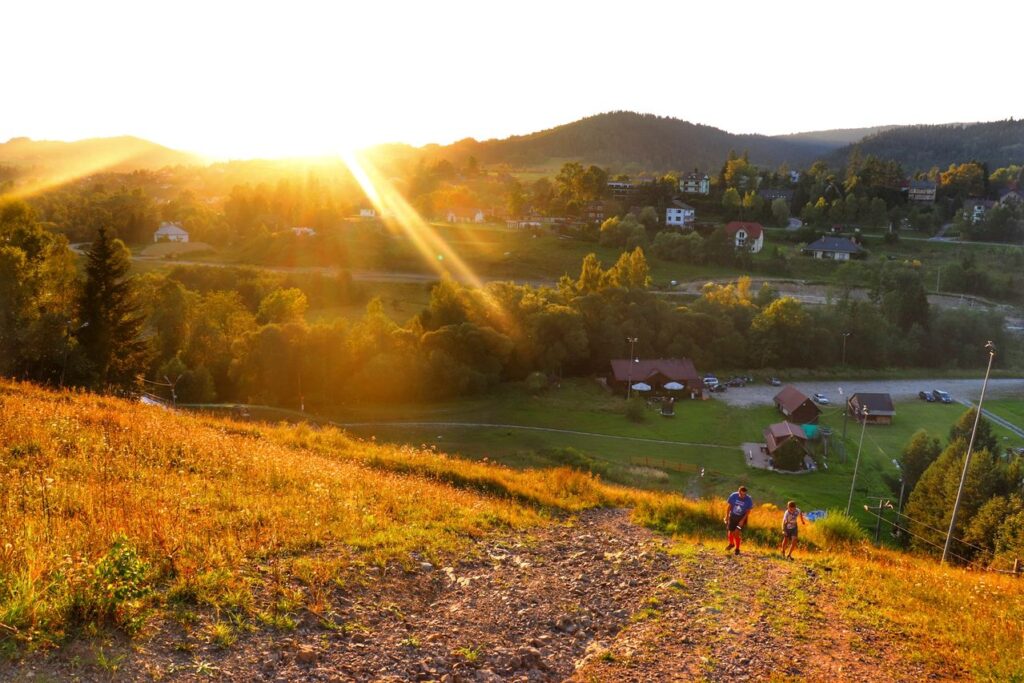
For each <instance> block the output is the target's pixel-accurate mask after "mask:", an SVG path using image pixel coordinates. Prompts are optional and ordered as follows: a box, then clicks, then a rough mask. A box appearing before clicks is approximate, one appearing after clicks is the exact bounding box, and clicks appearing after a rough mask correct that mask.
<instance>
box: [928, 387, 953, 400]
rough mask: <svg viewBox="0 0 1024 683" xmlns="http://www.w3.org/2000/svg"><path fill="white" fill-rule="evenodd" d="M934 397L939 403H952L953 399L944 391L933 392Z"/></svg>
mask: <svg viewBox="0 0 1024 683" xmlns="http://www.w3.org/2000/svg"><path fill="white" fill-rule="evenodd" d="M932 397H933V398H934V399H935V400H936V401H938V402H939V403H952V402H953V397H952V396H950V395H949V394H948V393H947V392H945V391H943V390H942V389H936V390H935V391H933V392H932Z"/></svg>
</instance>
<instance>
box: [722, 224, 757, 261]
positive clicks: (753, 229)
mask: <svg viewBox="0 0 1024 683" xmlns="http://www.w3.org/2000/svg"><path fill="white" fill-rule="evenodd" d="M725 234H727V235H728V236H729V238H730V239H731V240H732V241H733V244H735V245H736V248H737V249H740V250H743V251H749V252H750V253H751V254H756V253H758V252H759V251H761V249H762V248H764V226H763V225H761V224H760V223H747V222H744V221H732V222H730V223H726V224H725Z"/></svg>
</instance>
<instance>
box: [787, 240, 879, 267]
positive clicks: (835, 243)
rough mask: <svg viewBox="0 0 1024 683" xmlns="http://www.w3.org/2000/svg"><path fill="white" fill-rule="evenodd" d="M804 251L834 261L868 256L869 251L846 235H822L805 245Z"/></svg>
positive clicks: (815, 256)
mask: <svg viewBox="0 0 1024 683" xmlns="http://www.w3.org/2000/svg"><path fill="white" fill-rule="evenodd" d="M803 253H805V254H810V255H811V256H813V257H814V258H820V259H830V260H833V261H849V260H850V259H853V258H863V257H864V256H867V252H866V251H865V250H864V249H863V248H862V247H861V246H860V245H859V244H857V243H856V242H854V241H853V240H850V239H847V238H845V237H822V238H821V239H819V240H817V241H815V242H811V243H810V244H808V245H807V246H806V247H804V248H803Z"/></svg>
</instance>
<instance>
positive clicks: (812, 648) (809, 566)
mask: <svg viewBox="0 0 1024 683" xmlns="http://www.w3.org/2000/svg"><path fill="white" fill-rule="evenodd" d="M829 574H830V572H829V571H828V569H827V567H825V566H823V565H816V564H815V563H812V562H807V561H802V560H793V561H790V560H785V559H783V558H782V557H781V556H779V555H777V554H767V555H765V554H750V553H746V554H743V555H740V556H739V557H737V556H734V555H730V554H726V553H725V551H724V548H719V547H717V546H716V547H714V548H708V547H705V546H697V547H696V548H694V549H693V550H692V552H691V553H690V554H689V555H688V556H687V557H686V558H685V559H684V560H683V561H682V565H681V566H680V567H679V578H678V579H676V580H675V581H674V582H672V583H671V584H669V585H667V586H662V587H661V588H660V589H659V590H658V591H657V592H656V594H655V595H654V596H652V597H651V598H650V599H649V601H648V604H649V608H648V610H647V612H646V614H643V615H641V616H642V617H643V618H642V619H638V620H636V621H635V623H634V624H633V625H631V626H630V627H628V628H626V629H624V630H623V631H622V632H621V633H620V634H619V635H618V637H616V638H615V640H614V641H613V642H612V643H611V644H610V645H609V646H608V647H607V649H606V650H603V651H601V652H597V653H594V656H592V657H591V658H590V659H588V661H587V662H586V663H585V664H584V666H583V667H581V668H580V669H579V670H578V671H577V672H576V673H575V675H574V676H573V678H572V680H574V681H672V680H686V681H692V680H708V681H718V680H729V681H762V680H773V681H774V680H797V681H920V680H928V679H932V680H934V679H943V680H945V679H952V678H957V673H958V672H955V671H935V670H929V669H928V668H927V667H926V665H924V664H921V663H916V662H917V660H919V659H921V658H920V657H917V656H916V655H915V654H914V649H915V647H916V646H915V645H914V644H912V643H910V642H909V641H907V640H906V639H904V638H900V637H899V634H896V633H892V632H889V631H884V630H880V629H879V628H878V627H876V626H872V625H869V623H870V620H867V619H865V620H857V619H851V617H850V616H849V615H847V614H844V613H843V612H842V610H841V609H840V607H839V602H838V601H837V600H836V595H837V592H838V590H839V589H838V586H836V585H835V582H834V581H833V580H832V579H831V577H830V576H829Z"/></svg>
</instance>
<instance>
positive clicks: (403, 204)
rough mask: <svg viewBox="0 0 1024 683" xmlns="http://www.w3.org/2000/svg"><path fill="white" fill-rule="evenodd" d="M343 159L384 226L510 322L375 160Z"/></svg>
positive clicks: (350, 156) (353, 156)
mask: <svg viewBox="0 0 1024 683" xmlns="http://www.w3.org/2000/svg"><path fill="white" fill-rule="evenodd" d="M341 158H342V160H343V161H344V162H345V164H346V165H347V166H348V168H349V170H350V172H351V173H352V176H353V177H354V178H355V180H356V182H357V183H358V184H359V186H360V188H362V190H363V192H364V193H365V194H366V198H367V199H368V200H369V201H370V203H372V204H373V206H374V208H375V209H376V210H377V212H378V214H379V215H381V216H382V218H383V220H384V221H385V223H386V224H388V225H389V226H391V227H397V229H398V230H399V231H400V232H401V233H402V234H403V235H405V236H406V237H407V238H408V239H409V241H410V242H411V243H412V244H413V245H414V246H415V247H416V249H417V251H419V252H420V255H421V256H422V257H423V260H424V261H425V262H426V263H427V264H428V265H429V266H430V268H431V269H432V270H434V271H436V272H437V273H438V274H439V275H442V276H443V275H450V276H454V277H455V279H457V280H459V281H460V282H462V283H464V284H468V285H471V286H472V287H475V288H477V289H478V290H479V291H480V292H481V293H482V297H483V301H484V303H485V305H486V306H487V307H488V309H489V312H490V313H491V314H492V315H494V316H496V317H497V318H498V319H499V320H501V321H502V323H503V324H508V323H509V322H510V319H509V316H508V315H506V312H505V311H504V309H503V307H502V306H501V304H500V303H499V302H498V301H497V300H496V299H495V298H494V297H493V296H491V295H490V293H489V292H488V290H487V288H486V286H485V283H484V281H483V280H482V279H481V278H480V277H479V276H478V275H477V274H476V273H475V272H474V271H473V269H472V268H470V266H469V265H468V264H467V263H466V262H465V261H464V260H463V259H462V257H461V256H459V254H458V252H456V251H455V250H454V249H452V247H451V245H449V244H448V242H446V241H445V239H444V238H443V237H441V236H440V235H439V234H438V232H437V230H435V229H434V228H433V226H431V225H430V224H429V223H428V222H427V221H425V220H424V219H423V217H422V216H420V215H419V213H418V212H417V211H416V209H414V208H413V207H412V206H411V205H410V204H409V203H408V202H407V201H406V200H405V198H404V197H403V196H402V195H401V193H400V192H398V190H396V189H395V188H394V186H393V185H392V184H391V183H390V182H389V181H388V179H387V178H385V177H384V175H383V174H382V173H381V172H380V171H379V170H378V169H377V167H376V166H375V165H374V164H373V162H372V161H370V160H369V159H367V158H366V156H365V155H363V154H359V153H358V152H346V153H342V154H341Z"/></svg>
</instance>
